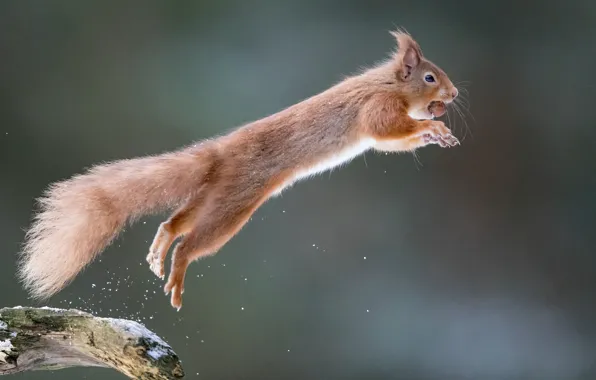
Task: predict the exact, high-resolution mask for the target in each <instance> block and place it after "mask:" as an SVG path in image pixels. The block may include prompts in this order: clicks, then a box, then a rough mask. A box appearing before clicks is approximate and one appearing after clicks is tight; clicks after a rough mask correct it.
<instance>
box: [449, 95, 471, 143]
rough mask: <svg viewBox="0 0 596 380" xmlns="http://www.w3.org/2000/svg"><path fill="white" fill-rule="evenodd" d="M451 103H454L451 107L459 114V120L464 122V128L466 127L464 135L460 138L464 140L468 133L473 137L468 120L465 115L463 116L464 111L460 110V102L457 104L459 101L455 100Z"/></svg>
mask: <svg viewBox="0 0 596 380" xmlns="http://www.w3.org/2000/svg"><path fill="white" fill-rule="evenodd" d="M453 105H454V107H453V108H454V109H455V111H456V112H457V113H458V114H459V116H460V118H461V120H462V122H463V123H464V126H465V128H466V133H465V134H464V137H463V139H462V140H465V139H466V137H467V135H468V133H469V134H470V136H471V137H472V138H474V135H473V133H472V130H471V128H470V126H469V125H468V122H467V121H466V117H465V115H464V113H463V112H462V110H461V104H459V103H457V102H454V103H453Z"/></svg>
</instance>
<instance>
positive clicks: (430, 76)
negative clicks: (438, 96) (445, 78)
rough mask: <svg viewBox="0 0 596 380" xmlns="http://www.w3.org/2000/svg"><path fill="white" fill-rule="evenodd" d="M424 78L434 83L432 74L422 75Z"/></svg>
mask: <svg viewBox="0 0 596 380" xmlns="http://www.w3.org/2000/svg"><path fill="white" fill-rule="evenodd" d="M424 80H425V81H427V82H428V83H434V82H435V77H433V76H432V75H430V74H426V75H425V76H424Z"/></svg>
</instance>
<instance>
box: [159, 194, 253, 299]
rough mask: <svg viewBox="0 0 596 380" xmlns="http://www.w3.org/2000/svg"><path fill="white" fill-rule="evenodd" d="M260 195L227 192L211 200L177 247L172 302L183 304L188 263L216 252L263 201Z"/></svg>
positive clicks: (170, 280)
mask: <svg viewBox="0 0 596 380" xmlns="http://www.w3.org/2000/svg"><path fill="white" fill-rule="evenodd" d="M262 198H263V197H260V196H258V197H257V196H246V195H243V196H225V197H221V198H219V199H218V200H214V202H213V203H211V202H210V205H212V206H211V207H209V209H208V210H207V212H205V213H201V214H200V221H197V222H196V223H195V224H194V229H193V230H191V231H190V232H189V233H188V234H186V235H185V236H184V237H183V238H182V240H181V241H180V242H179V243H178V244H177V245H176V247H175V248H174V252H173V254H172V267H171V270H170V274H169V277H168V282H167V284H166V285H165V287H164V292H165V293H166V294H168V293H170V292H172V295H171V303H172V306H173V307H175V308H177V309H180V307H182V293H183V292H184V278H185V275H186V270H187V268H188V265H189V264H190V263H191V262H193V261H195V260H198V259H199V258H201V257H205V256H209V255H214V254H215V253H217V251H218V250H219V249H220V248H221V247H222V246H223V245H224V244H226V243H227V242H228V241H229V240H230V239H231V238H232V237H233V236H234V235H235V234H236V233H237V232H238V231H239V230H240V229H241V228H242V227H243V226H244V225H245V224H246V222H248V219H249V218H250V216H251V215H252V214H253V213H254V211H255V210H256V209H257V207H258V206H259V205H260V204H261V203H262Z"/></svg>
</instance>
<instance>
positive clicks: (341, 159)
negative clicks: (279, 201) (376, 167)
mask: <svg viewBox="0 0 596 380" xmlns="http://www.w3.org/2000/svg"><path fill="white" fill-rule="evenodd" d="M374 145H375V140H374V139H364V140H361V141H359V142H358V143H357V144H355V145H352V146H349V147H346V148H345V149H343V150H342V151H340V152H338V153H336V154H334V155H331V156H329V157H327V158H326V159H325V160H323V161H321V162H318V163H317V164H315V165H313V166H311V167H309V168H308V169H305V170H301V171H298V172H296V174H295V175H294V176H293V177H292V178H290V179H289V180H288V181H287V182H285V183H284V184H283V185H281V186H280V187H278V188H277V189H276V190H275V191H274V192H273V194H272V195H273V196H276V195H279V194H280V193H281V192H282V191H283V190H284V189H286V188H287V187H289V186H291V185H292V184H293V183H294V182H296V181H299V180H301V179H304V178H308V177H312V176H315V175H317V174H319V173H322V172H325V171H327V170H330V169H333V168H334V167H336V166H339V165H341V164H345V163H348V162H350V161H351V160H352V159H354V158H355V157H357V156H359V155H361V154H362V153H364V152H366V151H367V150H369V149H371V148H372V147H373V146H374Z"/></svg>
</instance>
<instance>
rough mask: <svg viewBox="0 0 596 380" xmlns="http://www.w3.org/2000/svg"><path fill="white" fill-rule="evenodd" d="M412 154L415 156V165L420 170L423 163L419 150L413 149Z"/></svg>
mask: <svg viewBox="0 0 596 380" xmlns="http://www.w3.org/2000/svg"><path fill="white" fill-rule="evenodd" d="M412 156H413V157H414V165H415V166H416V170H418V171H420V167H419V166H418V165H420V166H423V165H422V161H420V157H418V152H416V151H415V150H413V151H412Z"/></svg>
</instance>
